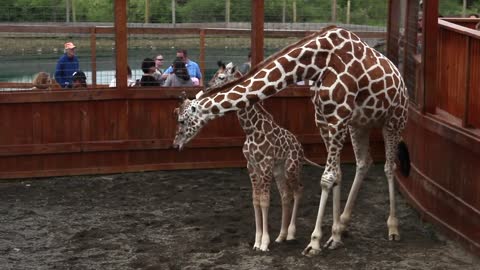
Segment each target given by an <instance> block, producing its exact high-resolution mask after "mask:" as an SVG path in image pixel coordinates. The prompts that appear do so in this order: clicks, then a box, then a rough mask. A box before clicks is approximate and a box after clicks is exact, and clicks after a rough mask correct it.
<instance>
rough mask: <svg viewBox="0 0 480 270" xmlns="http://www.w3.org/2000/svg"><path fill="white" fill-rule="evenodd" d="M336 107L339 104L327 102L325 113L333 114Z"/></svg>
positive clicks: (324, 107)
mask: <svg viewBox="0 0 480 270" xmlns="http://www.w3.org/2000/svg"><path fill="white" fill-rule="evenodd" d="M336 107H337V106H336V105H335V104H331V103H329V104H325V105H324V106H323V114H325V115H329V114H332V113H333V112H334V111H335V109H336Z"/></svg>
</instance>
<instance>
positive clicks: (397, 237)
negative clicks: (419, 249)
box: [388, 233, 400, 241]
mask: <svg viewBox="0 0 480 270" xmlns="http://www.w3.org/2000/svg"><path fill="white" fill-rule="evenodd" d="M388 240H390V241H399V240H400V234H398V233H390V234H388Z"/></svg>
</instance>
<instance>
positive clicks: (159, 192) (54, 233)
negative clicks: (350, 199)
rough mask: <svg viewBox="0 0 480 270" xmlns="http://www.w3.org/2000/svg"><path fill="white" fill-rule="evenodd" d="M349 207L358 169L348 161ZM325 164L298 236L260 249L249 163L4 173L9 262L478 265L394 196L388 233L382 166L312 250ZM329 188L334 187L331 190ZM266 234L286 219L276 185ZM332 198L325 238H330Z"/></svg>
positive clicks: (0, 223) (1, 226) (1, 255)
mask: <svg viewBox="0 0 480 270" xmlns="http://www.w3.org/2000/svg"><path fill="white" fill-rule="evenodd" d="M342 169H343V176H344V177H343V179H344V180H343V183H342V204H344V203H345V200H346V197H347V195H348V189H349V187H350V184H351V182H352V178H353V174H354V166H351V165H346V166H343V168H342ZM321 173H322V170H319V169H317V168H314V167H308V166H306V167H305V170H304V172H303V182H304V184H305V187H306V188H305V194H304V197H303V199H302V203H301V207H300V212H299V219H298V223H297V237H298V239H297V241H296V242H294V243H289V244H281V245H279V244H272V245H271V246H270V252H268V253H261V252H255V251H252V249H251V247H252V245H253V239H254V236H255V231H254V217H253V208H252V206H251V191H250V190H251V189H250V181H249V178H248V175H247V172H246V170H245V169H218V170H183V171H158V172H149V173H128V174H115V175H106V176H77V177H57V178H49V179H24V180H17V181H1V182H0V239H1V241H0V265H2V267H1V268H2V269H15V270H20V269H82V270H86V269H149V270H153V269H162V270H163V269H166V270H168V269H217V270H220V269H225V270H227V269H249V270H251V269H298V270H303V269H305V270H306V269H308V270H310V269H462V270H464V269H465V270H468V269H478V268H475V265H476V266H477V267H478V265H479V262H480V260H479V258H478V257H475V256H474V255H471V254H468V253H466V252H465V251H464V250H463V249H462V248H460V247H459V246H458V245H457V244H456V243H453V242H451V241H449V240H447V239H445V238H444V237H443V236H442V235H441V234H440V233H439V232H437V231H436V230H435V229H434V228H433V227H432V226H431V225H429V224H428V223H424V222H422V221H421V220H420V219H419V216H418V213H417V212H416V211H415V210H413V209H412V208H410V207H409V205H407V204H406V202H405V200H404V199H403V198H402V197H401V196H400V194H399V196H397V205H398V218H399V222H400V233H401V237H402V239H401V241H399V242H389V241H388V240H387V226H386V219H387V216H388V212H387V210H388V189H387V184H386V180H385V176H384V173H383V166H382V165H375V166H374V167H373V169H372V170H371V171H370V173H369V176H368V178H367V179H366V180H365V182H364V183H363V186H362V189H361V191H360V194H359V198H358V200H357V204H356V206H355V209H354V213H353V219H352V223H351V225H350V226H349V229H348V233H347V235H346V236H345V238H344V243H345V246H344V247H342V248H341V249H338V250H334V251H329V250H325V251H323V252H322V253H321V254H320V255H319V256H317V257H314V258H307V257H304V256H302V255H301V251H302V250H303V248H305V246H306V245H307V244H308V242H309V239H310V234H311V232H312V230H313V227H314V222H315V218H316V215H317V208H318V203H319V197H320V196H319V179H320V176H321ZM330 197H331V196H330ZM270 212H271V214H270V219H269V220H270V224H271V230H270V233H271V235H270V237H271V238H272V241H273V239H275V237H276V235H277V234H278V231H279V226H280V213H281V211H280V200H279V196H278V193H277V191H276V190H275V189H274V190H272V206H271V211H270ZM330 226H331V201H330V199H329V202H328V209H327V212H326V222H325V225H324V227H323V229H324V233H325V234H324V239H323V240H326V239H328V237H329V236H330Z"/></svg>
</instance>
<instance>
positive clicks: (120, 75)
mask: <svg viewBox="0 0 480 270" xmlns="http://www.w3.org/2000/svg"><path fill="white" fill-rule="evenodd" d="M114 9H115V60H116V65H115V70H116V73H115V76H116V80H117V88H118V89H120V90H126V89H127V59H128V50H127V0H115V7H114Z"/></svg>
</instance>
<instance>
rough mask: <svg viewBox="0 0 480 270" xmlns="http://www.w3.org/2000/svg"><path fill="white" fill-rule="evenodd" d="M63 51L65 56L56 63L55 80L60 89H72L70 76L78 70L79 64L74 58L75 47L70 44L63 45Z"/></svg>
mask: <svg viewBox="0 0 480 270" xmlns="http://www.w3.org/2000/svg"><path fill="white" fill-rule="evenodd" d="M64 51H65V54H64V55H63V56H62V57H60V59H58V62H57V67H56V69H55V80H56V81H57V82H58V83H59V84H60V86H61V87H62V88H72V76H73V73H75V72H76V71H78V70H79V68H80V64H79V63H78V58H77V57H76V56H75V45H74V44H73V43H72V42H67V43H65V50H64Z"/></svg>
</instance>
